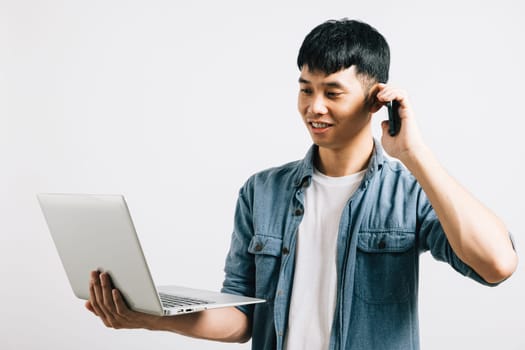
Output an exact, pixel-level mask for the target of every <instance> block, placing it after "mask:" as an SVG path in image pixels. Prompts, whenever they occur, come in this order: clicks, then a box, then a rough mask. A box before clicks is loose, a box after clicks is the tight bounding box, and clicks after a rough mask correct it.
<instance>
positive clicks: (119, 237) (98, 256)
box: [37, 194, 264, 315]
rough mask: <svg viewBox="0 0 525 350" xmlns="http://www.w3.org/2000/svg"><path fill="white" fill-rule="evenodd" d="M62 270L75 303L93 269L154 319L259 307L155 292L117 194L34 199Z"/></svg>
mask: <svg viewBox="0 0 525 350" xmlns="http://www.w3.org/2000/svg"><path fill="white" fill-rule="evenodd" d="M37 197H38V200H39V202H40V206H41V208H42V211H43V213H44V216H45V219H46V221H47V224H48V227H49V231H50V232H51V236H52V237H53V241H54V242H55V246H56V248H57V251H58V254H59V256H60V259H61V260H62V264H63V265H64V269H65V271H66V274H67V277H68V278H69V283H70V284H71V287H72V289H73V292H74V293H75V295H76V296H77V297H78V298H80V299H85V300H87V299H89V278H90V277H89V276H90V272H91V271H93V270H99V271H105V272H108V273H109V275H110V276H111V279H112V281H113V284H114V286H115V288H118V289H119V290H120V292H121V293H122V294H123V296H124V298H125V300H126V302H127V304H128V306H129V307H130V308H131V309H133V310H136V311H141V312H146V313H150V314H156V315H178V314H185V313H190V312H196V311H202V310H206V309H212V308H220V307H228V306H236V305H245V304H253V303H260V302H264V300H263V299H256V298H249V297H243V296H238V295H231V294H225V293H218V292H211V291H204V290H197V289H192V288H186V287H179V286H163V287H158V288H157V287H155V285H154V283H153V279H152V277H151V274H150V271H149V268H148V265H147V263H146V259H145V257H144V254H143V252H142V248H141V246H140V242H139V239H138V236H137V233H136V231H135V228H134V225H133V222H132V220H131V215H130V213H129V210H128V206H127V204H126V201H125V199H124V197H123V196H122V195H87V194H38V195H37Z"/></svg>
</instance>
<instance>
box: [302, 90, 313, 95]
mask: <svg viewBox="0 0 525 350" xmlns="http://www.w3.org/2000/svg"><path fill="white" fill-rule="evenodd" d="M301 93H302V94H305V95H310V94H311V93H312V90H311V89H301Z"/></svg>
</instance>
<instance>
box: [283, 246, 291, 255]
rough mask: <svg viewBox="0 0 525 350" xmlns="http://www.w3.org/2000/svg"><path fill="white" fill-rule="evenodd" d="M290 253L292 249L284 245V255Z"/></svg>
mask: <svg viewBox="0 0 525 350" xmlns="http://www.w3.org/2000/svg"><path fill="white" fill-rule="evenodd" d="M288 253H290V251H289V250H288V248H286V247H284V248H283V254H284V255H288Z"/></svg>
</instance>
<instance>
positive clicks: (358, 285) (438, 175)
mask: <svg viewBox="0 0 525 350" xmlns="http://www.w3.org/2000/svg"><path fill="white" fill-rule="evenodd" d="M389 60H390V55H389V48H388V44H387V43H386V41H385V39H384V38H383V37H382V36H381V34H379V33H378V32H377V31H376V30H375V29H374V28H372V27H370V26H369V25H367V24H365V23H361V22H357V21H351V20H346V19H344V20H341V21H328V22H326V23H323V24H321V25H319V26H318V27H316V28H315V29H314V30H313V31H312V32H311V33H310V34H309V35H308V36H307V37H306V38H305V40H304V42H303V45H302V47H301V49H300V51H299V57H298V66H299V69H300V77H299V85H300V92H299V98H298V108H299V112H300V114H301V115H302V117H303V120H304V123H305V125H306V127H307V129H308V131H309V132H310V135H311V137H312V140H313V143H314V145H313V146H312V147H311V148H310V150H309V151H308V153H307V155H306V157H305V158H304V159H303V160H301V161H296V162H292V163H289V164H286V165H283V166H281V167H278V168H273V169H269V170H266V171H263V172H260V173H258V174H256V175H254V176H252V177H251V178H250V179H249V180H248V181H247V182H246V184H245V185H244V186H243V188H242V189H241V191H240V193H239V200H238V203H237V208H236V214H235V228H234V232H233V236H232V242H231V247H230V252H229V254H228V256H227V259H226V267H225V272H226V277H225V280H224V285H223V291H225V292H229V293H234V294H241V295H247V296H255V297H259V298H264V299H266V300H267V302H266V303H263V304H257V305H255V306H254V305H251V306H241V307H238V308H225V309H219V310H209V311H204V312H201V313H195V314H190V315H183V316H174V317H156V316H151V315H146V314H141V313H137V312H134V311H131V310H129V309H128V308H127V307H126V305H125V303H124V301H123V300H122V297H121V295H120V293H119V292H118V291H117V290H116V289H112V288H111V281H110V279H109V276H107V274H102V275H99V274H98V273H96V272H93V273H92V276H91V278H92V280H91V299H90V300H89V301H88V302H87V303H86V307H87V308H88V309H89V310H91V311H92V312H94V313H95V314H96V315H98V316H99V317H100V318H101V319H102V321H103V322H104V323H105V325H106V326H108V327H114V328H148V329H158V330H170V331H173V332H177V333H180V334H184V335H188V336H193V337H200V338H206V339H215V340H222V341H232V342H243V341H247V340H248V339H250V337H251V338H252V344H253V349H274V348H275V349H283V348H284V349H305V348H307V349H359V350H369V349H374V350H381V349H385V350H386V349H388V350H393V349H400V350H408V349H419V332H418V315H417V292H418V272H419V260H418V257H419V254H420V253H421V252H423V251H427V250H430V252H431V253H432V255H433V256H434V257H435V258H436V259H438V260H442V261H446V262H448V263H449V264H450V265H451V266H452V267H453V268H454V269H455V270H457V271H458V272H460V273H461V274H463V275H465V276H468V277H471V278H473V279H474V280H476V281H478V282H480V283H483V284H487V285H496V284H498V283H499V282H501V281H503V280H504V279H506V278H507V277H509V276H510V275H511V274H512V273H513V271H514V270H515V268H516V264H517V256H516V254H515V252H514V250H513V246H512V243H511V240H510V237H509V234H508V232H507V230H506V228H505V225H504V224H503V223H502V222H501V221H500V220H499V219H498V218H497V217H496V216H495V215H494V214H493V213H492V212H490V211H489V210H488V209H487V208H485V207H484V206H483V205H482V204H481V203H479V202H478V201H477V200H476V199H474V198H473V197H472V196H471V195H470V194H468V193H467V191H465V190H464V189H463V188H462V187H461V186H460V185H459V184H458V183H457V182H456V181H454V180H453V179H452V178H451V177H450V176H449V175H448V174H447V173H446V172H445V170H444V169H443V168H442V167H441V166H440V165H439V163H438V162H437V160H436V158H435V157H434V156H433V154H432V152H431V151H430V150H429V149H428V147H427V146H426V145H425V143H424V142H423V139H422V138H421V136H420V134H419V131H418V129H417V127H416V124H415V120H414V119H415V118H414V115H413V111H412V109H411V107H410V104H409V101H408V98H407V95H406V94H405V93H404V92H403V91H401V90H398V89H395V88H393V87H391V86H388V85H386V84H385V83H386V81H387V79H388V69H389ZM393 100H397V101H398V102H399V104H400V107H399V113H400V117H401V129H400V132H399V134H398V135H396V136H394V137H392V136H390V135H389V134H388V123H387V122H383V124H382V127H383V136H382V139H381V142H379V141H376V140H374V139H373V137H372V131H371V120H372V115H373V114H374V113H375V112H376V111H378V110H379V109H380V108H381V107H382V106H383V105H384V104H385V103H386V102H388V101H393ZM383 149H384V150H385V151H386V152H387V153H388V154H389V155H390V156H392V157H394V158H397V160H398V161H393V160H390V159H388V158H386V157H385V155H384V151H383Z"/></svg>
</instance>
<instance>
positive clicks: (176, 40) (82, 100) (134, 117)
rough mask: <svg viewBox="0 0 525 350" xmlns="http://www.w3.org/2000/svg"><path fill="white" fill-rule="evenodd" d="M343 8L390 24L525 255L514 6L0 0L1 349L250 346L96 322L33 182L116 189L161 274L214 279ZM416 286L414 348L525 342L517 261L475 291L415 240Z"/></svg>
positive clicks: (435, 144) (291, 126)
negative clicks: (316, 39)
mask: <svg viewBox="0 0 525 350" xmlns="http://www.w3.org/2000/svg"><path fill="white" fill-rule="evenodd" d="M345 16H347V17H351V18H356V19H361V20H364V21H367V22H369V23H370V24H372V25H373V26H375V27H376V28H377V29H378V30H379V31H380V32H382V33H383V34H384V35H385V37H386V38H387V40H388V41H389V43H390V46H391V52H392V64H391V79H390V80H391V83H393V84H395V85H397V86H400V87H402V88H404V89H406V90H407V91H408V92H409V94H410V96H411V99H412V103H413V105H414V108H415V110H416V113H417V116H418V119H419V125H420V127H421V129H422V132H423V134H424V136H425V138H426V141H427V143H428V144H429V145H430V146H431V148H432V149H433V150H434V151H435V153H436V154H437V156H438V157H439V159H440V160H441V161H442V163H443V164H444V166H445V167H446V168H447V169H448V170H449V171H450V173H451V174H452V175H453V176H455V177H456V178H457V179H458V180H460V181H461V182H462V183H463V184H464V185H465V186H466V187H467V188H468V189H469V190H470V191H472V192H473V193H475V194H476V196H477V197H478V198H479V199H481V200H482V201H483V202H484V203H486V204H487V205H488V206H489V207H490V208H492V209H493V210H494V211H495V212H496V213H497V214H498V215H499V216H500V217H502V218H503V219H504V221H505V222H506V223H507V225H508V227H509V230H511V231H512V232H513V233H514V235H515V238H516V242H517V248H518V250H521V252H523V251H524V250H525V245H524V243H523V241H524V239H523V232H524V230H525V224H524V205H523V202H524V198H525V191H524V185H523V183H524V182H523V173H524V170H525V167H524V160H525V151H524V150H525V147H524V146H523V126H524V122H523V118H524V113H523V109H524V102H523V96H522V95H523V88H522V86H523V82H524V81H525V72H524V68H523V62H525V49H524V39H523V33H525V11H524V5H523V4H522V3H521V2H520V1H497V2H480V1H440V2H432V3H430V2H427V3H425V4H423V2H415V1H414V2H413V3H410V2H406V1H395V2H387V1H385V2H384V3H379V2H375V1H359V2H357V1H349V0H348V1H312V2H308V1H297V2H290V1H289V2H285V1H262V2H257V3H254V4H252V3H251V2H249V1H238V2H231V1H211V0H209V1H192V2H189V1H180V2H176V1H158V0H154V1H107V0H106V1H99V0H95V1H36V0H33V1H31V0H16V1H15V0H13V1H9V0H7V1H6V0H2V1H0V152H1V153H0V159H1V160H2V161H1V171H0V181H1V182H0V184H1V187H0V190H1V192H0V225H1V226H0V238H1V244H0V259H1V264H0V280H1V287H0V314H1V316H0V348H2V349H6V350H7V349H9V350H11V349H13V350H14V349H56V350H58V349H92V348H95V349H105V348H114V349H123V348H126V349H144V348H157V349H160V348H164V347H166V348H167V347H169V348H176V349H189V348H199V349H248V348H249V347H250V346H249V344H243V345H228V344H220V343H212V342H206V341H202V340H193V339H188V338H184V337H181V336H178V335H175V334H170V333H161V332H148V331H140V330H139V331H137V330H132V331H114V330H110V329H106V328H104V327H103V325H102V323H101V322H100V321H99V320H98V319H96V318H95V317H93V316H92V315H91V314H90V313H88V312H87V311H85V310H84V309H83V302H82V301H80V300H78V299H76V298H75V297H74V296H73V293H72V292H71V290H70V287H69V284H68V282H67V279H66V276H65V273H64V271H63V268H62V266H61V263H60V261H59V258H58V255H57V253H56V251H55V248H54V245H53V243H52V240H51V238H50V235H49V232H48V231H47V227H46V225H45V222H44V220H43V216H42V214H41V212H40V209H39V207H38V205H37V201H36V198H35V194H36V193H38V192H81V193H84V192H87V193H123V194H124V195H125V196H126V198H127V199H128V204H129V206H130V209H131V212H132V215H133V217H134V219H135V223H136V226H137V229H138V232H139V235H140V238H141V241H142V244H143V248H144V251H145V254H146V256H147V259H148V261H149V263H150V268H151V270H152V273H153V276H154V279H155V280H156V282H157V283H158V284H169V283H180V284H187V285H193V286H197V287H203V288H210V289H219V288H220V285H221V282H222V278H223V272H222V268H223V263H224V257H225V255H226V252H227V249H228V246H229V239H230V233H231V228H232V223H233V211H234V206H235V200H236V196H237V191H238V189H239V188H240V186H241V185H242V184H243V182H244V181H245V180H246V178H247V177H248V176H249V175H251V174H252V173H254V172H256V171H258V170H261V169H264V168H267V167H270V166H274V165H279V164H282V163H284V162H287V161H290V160H295V159H299V158H302V157H303V155H304V154H305V152H306V150H307V148H308V147H309V145H310V140H309V137H308V134H307V132H306V130H305V128H304V127H303V125H302V123H301V121H300V118H299V114H298V113H297V111H296V95H297V90H298V86H297V85H298V84H297V78H298V70H297V68H296V65H295V59H296V55H297V51H298V49H299V46H300V44H301V42H302V40H303V38H304V36H305V35H306V34H307V32H308V31H310V30H311V29H312V28H313V27H314V26H315V25H317V24H319V23H321V22H323V21H324V20H326V19H329V18H341V17H345ZM384 116H385V114H384V112H382V113H379V116H377V117H376V121H375V123H376V125H375V130H376V134H377V131H378V130H379V127H378V124H379V121H380V120H381V119H382V118H384ZM87 278H88V276H86V283H87ZM420 286H421V288H420V318H421V340H422V346H423V349H495V348H498V349H525V316H524V311H525V301H524V300H525V299H524V296H525V276H524V273H523V271H522V270H520V269H518V271H517V272H516V273H515V275H514V276H512V277H511V279H510V280H508V281H507V282H505V283H504V284H503V285H501V286H499V287H497V288H487V287H482V286H480V285H477V284H476V283H475V282H473V281H470V280H468V279H465V278H463V277H461V276H459V275H458V274H457V273H455V272H454V271H453V270H452V269H451V268H449V267H448V265H445V264H442V263H437V262H435V261H434V260H433V259H432V258H431V257H430V256H429V254H425V255H424V256H423V258H422V266H421V282H420Z"/></svg>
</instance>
